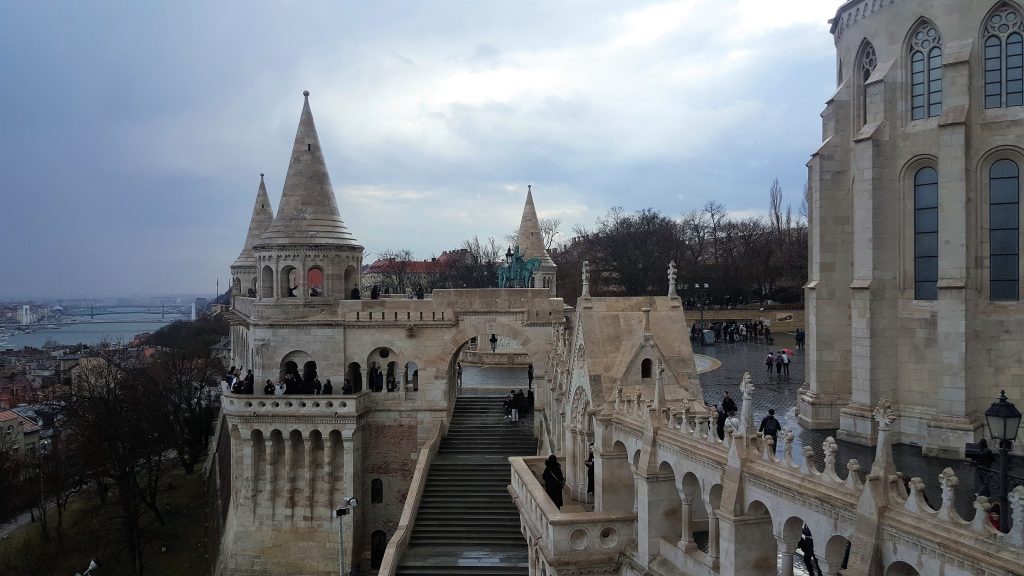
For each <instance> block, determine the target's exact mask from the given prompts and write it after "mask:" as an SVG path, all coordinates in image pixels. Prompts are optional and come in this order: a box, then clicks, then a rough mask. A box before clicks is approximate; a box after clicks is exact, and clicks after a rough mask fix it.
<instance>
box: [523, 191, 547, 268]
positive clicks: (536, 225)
mask: <svg viewBox="0 0 1024 576" xmlns="http://www.w3.org/2000/svg"><path fill="white" fill-rule="evenodd" d="M518 244H519V250H520V252H521V253H522V254H523V258H524V259H526V260H529V259H530V258H540V261H541V264H551V265H554V261H552V260H551V256H550V255H549V254H548V251H547V250H545V249H544V235H543V234H541V232H540V220H539V219H538V218H537V209H536V208H535V207H534V206H533V186H532V185H531V186H528V187H527V188H526V206H524V207H523V219H522V221H521V222H520V223H519V239H518Z"/></svg>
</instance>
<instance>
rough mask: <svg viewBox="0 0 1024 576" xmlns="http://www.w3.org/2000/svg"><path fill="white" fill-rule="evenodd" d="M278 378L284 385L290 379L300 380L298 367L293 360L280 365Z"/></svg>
mask: <svg viewBox="0 0 1024 576" xmlns="http://www.w3.org/2000/svg"><path fill="white" fill-rule="evenodd" d="M280 377H281V380H284V381H285V382H286V383H287V381H288V380H289V379H290V378H296V379H299V380H301V378H300V377H299V365H298V364H296V363H295V362H294V361H293V360H285V361H284V362H282V363H281V375H280Z"/></svg>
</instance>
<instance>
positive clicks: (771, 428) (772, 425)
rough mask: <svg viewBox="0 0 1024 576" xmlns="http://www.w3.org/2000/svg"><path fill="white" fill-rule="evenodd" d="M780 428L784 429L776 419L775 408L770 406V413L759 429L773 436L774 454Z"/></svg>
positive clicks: (766, 434)
mask: <svg viewBox="0 0 1024 576" xmlns="http://www.w3.org/2000/svg"><path fill="white" fill-rule="evenodd" d="M780 430H782V424H779V421H778V420H776V419H775V410H774V409H772V408H769V409H768V415H767V416H765V417H764V419H762V420H761V427H760V428H759V429H758V432H760V433H762V434H764V435H765V436H771V437H772V454H775V446H776V445H777V444H778V443H779V431H780Z"/></svg>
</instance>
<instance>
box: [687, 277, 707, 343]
mask: <svg viewBox="0 0 1024 576" xmlns="http://www.w3.org/2000/svg"><path fill="white" fill-rule="evenodd" d="M688 287H689V286H687V285H686V284H684V285H683V289H684V290H685V289H686V288H688ZM693 290H694V292H696V293H697V300H698V301H699V304H700V339H699V342H700V345H701V346H703V345H704V300H705V298H707V292H708V283H707V282H704V283H703V284H702V283H700V282H697V283H696V284H693Z"/></svg>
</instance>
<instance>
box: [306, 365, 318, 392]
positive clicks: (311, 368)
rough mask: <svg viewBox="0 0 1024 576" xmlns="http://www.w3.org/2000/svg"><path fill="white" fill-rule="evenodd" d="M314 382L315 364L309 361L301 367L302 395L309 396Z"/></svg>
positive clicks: (315, 377)
mask: <svg viewBox="0 0 1024 576" xmlns="http://www.w3.org/2000/svg"><path fill="white" fill-rule="evenodd" d="M316 380H317V376H316V362H314V361H312V360H310V361H308V362H306V363H305V364H303V365H302V388H303V394H309V393H310V392H312V384H313V382H314V381H316Z"/></svg>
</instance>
